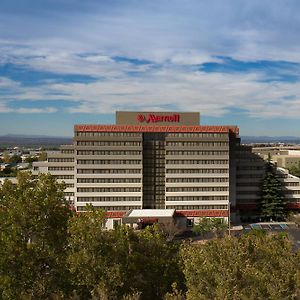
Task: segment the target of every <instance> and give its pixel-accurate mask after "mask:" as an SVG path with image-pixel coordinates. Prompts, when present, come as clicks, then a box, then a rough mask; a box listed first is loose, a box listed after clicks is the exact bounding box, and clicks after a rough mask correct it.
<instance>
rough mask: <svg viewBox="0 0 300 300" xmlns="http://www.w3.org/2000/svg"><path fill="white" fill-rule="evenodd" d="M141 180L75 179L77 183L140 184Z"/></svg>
mask: <svg viewBox="0 0 300 300" xmlns="http://www.w3.org/2000/svg"><path fill="white" fill-rule="evenodd" d="M140 182H141V178H77V183H140Z"/></svg>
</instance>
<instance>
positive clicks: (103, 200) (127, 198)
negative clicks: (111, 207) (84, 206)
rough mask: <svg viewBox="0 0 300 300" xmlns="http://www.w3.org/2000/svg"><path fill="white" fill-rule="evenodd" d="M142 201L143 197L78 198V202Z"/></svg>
mask: <svg viewBox="0 0 300 300" xmlns="http://www.w3.org/2000/svg"><path fill="white" fill-rule="evenodd" d="M108 201H141V197H77V202H108Z"/></svg>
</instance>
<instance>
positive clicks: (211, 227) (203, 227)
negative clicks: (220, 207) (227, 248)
mask: <svg viewBox="0 0 300 300" xmlns="http://www.w3.org/2000/svg"><path fill="white" fill-rule="evenodd" d="M227 228H228V225H227V224H226V223H224V220H223V219H220V218H199V220H198V223H197V224H195V225H194V227H193V232H194V233H195V234H197V235H202V236H203V235H205V234H207V233H210V232H211V233H215V234H219V233H221V232H224V231H225V230H226V229H227Z"/></svg>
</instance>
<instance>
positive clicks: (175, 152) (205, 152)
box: [166, 150, 228, 155]
mask: <svg viewBox="0 0 300 300" xmlns="http://www.w3.org/2000/svg"><path fill="white" fill-rule="evenodd" d="M166 154H167V155H228V151H225V150H224V151H209V150H203V151H198V150H197V151H196V150H182V151H180V150H172V151H167V152H166Z"/></svg>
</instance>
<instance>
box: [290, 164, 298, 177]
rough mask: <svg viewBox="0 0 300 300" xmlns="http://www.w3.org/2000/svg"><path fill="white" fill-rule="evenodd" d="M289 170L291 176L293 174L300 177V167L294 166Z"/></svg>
mask: <svg viewBox="0 0 300 300" xmlns="http://www.w3.org/2000/svg"><path fill="white" fill-rule="evenodd" d="M288 170H289V173H290V174H292V175H294V176H297V177H300V165H298V166H292V167H290V168H289V169H288Z"/></svg>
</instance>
